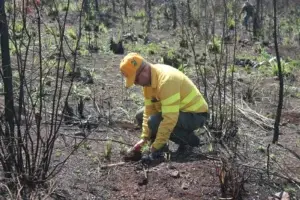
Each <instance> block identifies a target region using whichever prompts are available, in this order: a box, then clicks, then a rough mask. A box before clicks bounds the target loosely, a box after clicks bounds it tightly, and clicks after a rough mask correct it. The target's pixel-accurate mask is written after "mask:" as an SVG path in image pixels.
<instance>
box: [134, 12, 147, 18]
mask: <svg viewBox="0 0 300 200" xmlns="http://www.w3.org/2000/svg"><path fill="white" fill-rule="evenodd" d="M145 17H146V13H145V11H144V10H140V11H138V12H137V13H136V14H135V16H134V18H135V19H144V18H145Z"/></svg>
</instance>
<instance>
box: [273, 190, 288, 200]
mask: <svg viewBox="0 0 300 200" xmlns="http://www.w3.org/2000/svg"><path fill="white" fill-rule="evenodd" d="M277 199H281V200H290V195H289V194H288V193H287V192H278V193H276V194H275V195H274V196H272V197H268V200H277Z"/></svg>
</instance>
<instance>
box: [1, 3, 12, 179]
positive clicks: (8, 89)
mask: <svg viewBox="0 0 300 200" xmlns="http://www.w3.org/2000/svg"><path fill="white" fill-rule="evenodd" d="M4 6H5V1H4V0H1V1H0V31H1V57H2V71H3V74H1V75H2V79H3V83H4V93H5V110H4V112H5V113H4V117H5V120H4V122H5V123H4V124H3V125H4V126H5V129H4V132H2V131H1V132H0V137H1V138H3V140H2V141H3V143H2V142H1V145H3V144H4V145H5V146H6V147H5V148H7V149H8V152H9V154H8V155H9V157H8V158H7V159H6V160H5V161H3V162H4V163H3V162H2V165H3V169H4V172H5V173H4V174H5V176H6V177H7V178H10V177H11V174H10V172H11V170H12V169H13V166H12V165H13V160H14V158H13V156H14V155H15V153H14V141H13V140H14V126H15V125H14V116H15V112H14V98H13V83H12V70H11V63H10V52H9V34H8V24H7V19H6V13H5V7H4ZM1 130H2V129H1Z"/></svg>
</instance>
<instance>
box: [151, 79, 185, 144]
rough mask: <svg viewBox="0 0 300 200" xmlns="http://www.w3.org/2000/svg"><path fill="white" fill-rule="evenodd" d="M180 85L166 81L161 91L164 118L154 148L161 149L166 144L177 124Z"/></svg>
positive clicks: (176, 82) (172, 81)
mask: <svg viewBox="0 0 300 200" xmlns="http://www.w3.org/2000/svg"><path fill="white" fill-rule="evenodd" d="M179 84H180V83H179V82H178V81H174V80H167V81H165V82H164V83H163V84H162V85H161V87H160V90H159V94H158V95H159V98H160V101H161V112H162V118H163V120H162V121H161V123H160V125H159V127H158V131H157V135H156V139H155V141H154V143H153V144H152V146H153V147H154V148H155V149H160V148H161V147H162V146H163V145H164V144H166V143H167V142H168V140H169V138H170V135H171V133H172V132H173V129H174V127H175V126H176V124H177V121H178V116H179V108H180V85H179Z"/></svg>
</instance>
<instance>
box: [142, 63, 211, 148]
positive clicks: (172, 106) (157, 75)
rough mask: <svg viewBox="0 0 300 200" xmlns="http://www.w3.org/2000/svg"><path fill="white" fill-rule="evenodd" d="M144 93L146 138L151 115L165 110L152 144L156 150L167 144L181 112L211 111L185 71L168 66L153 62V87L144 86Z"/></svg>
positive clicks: (144, 131)
mask: <svg viewBox="0 0 300 200" xmlns="http://www.w3.org/2000/svg"><path fill="white" fill-rule="evenodd" d="M143 92H144V97H145V112H144V116H143V131H142V136H141V137H142V138H149V128H148V123H147V122H148V118H149V117H150V116H151V115H153V114H155V113H157V112H162V117H163V120H162V122H161V123H160V125H159V128H158V131H157V135H156V139H155V141H154V143H153V144H152V146H153V147H154V148H156V149H160V148H161V147H162V146H163V145H164V144H166V143H167V141H168V139H169V137H170V134H171V133H172V131H173V129H174V127H175V125H176V124H177V120H178V116H179V111H182V112H192V113H201V112H207V111H208V106H207V103H206V101H205V99H204V98H203V96H202V94H201V93H200V92H199V90H198V89H197V87H196V86H195V85H194V83H193V82H192V81H191V80H190V79H189V78H188V77H187V76H186V75H185V74H183V73H182V72H180V71H179V70H177V69H175V68H173V67H171V66H168V65H163V64H156V65H151V86H149V87H143Z"/></svg>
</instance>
